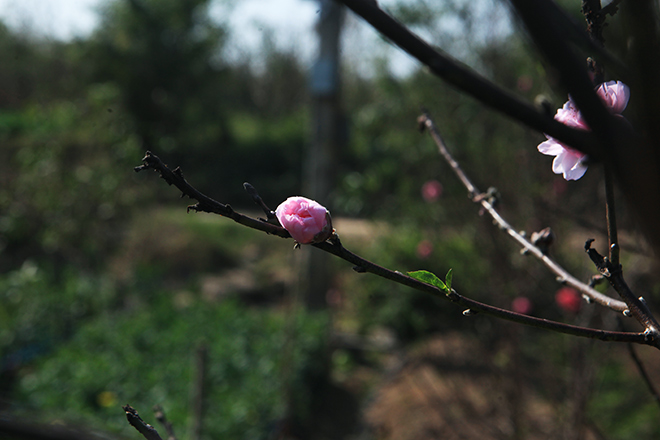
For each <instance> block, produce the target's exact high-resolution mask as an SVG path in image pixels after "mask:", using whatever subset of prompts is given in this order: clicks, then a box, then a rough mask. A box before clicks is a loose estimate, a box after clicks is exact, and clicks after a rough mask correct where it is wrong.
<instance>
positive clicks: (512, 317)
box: [127, 152, 657, 440]
mask: <svg viewBox="0 0 660 440" xmlns="http://www.w3.org/2000/svg"><path fill="white" fill-rule="evenodd" d="M143 162H144V163H143V165H141V166H139V167H135V171H142V170H145V169H149V168H154V169H156V170H157V171H158V172H159V173H160V174H161V177H163V178H164V179H165V180H166V181H168V183H170V184H173V185H175V186H176V187H177V188H179V190H181V191H182V192H183V193H184V194H186V195H189V196H191V197H192V198H195V199H196V198H197V197H200V198H201V199H202V200H201V201H200V200H199V199H197V200H198V201H199V203H198V204H197V205H194V206H196V208H191V207H189V209H194V210H195V211H201V210H203V211H205V212H212V213H216V214H220V215H225V214H224V213H227V214H228V215H225V216H226V217H230V218H232V219H234V221H237V222H238V223H240V224H242V225H244V226H248V227H250V228H253V229H258V230H261V231H264V232H267V233H271V234H275V235H278V236H280V237H285V236H288V232H287V233H286V235H285V234H284V233H282V231H284V232H286V231H285V230H284V229H283V228H281V227H279V226H275V225H271V224H270V223H266V222H263V221H259V220H255V219H253V218H251V217H247V216H245V215H242V214H238V213H237V212H235V211H234V210H233V209H230V210H227V207H228V205H223V204H221V203H219V202H216V201H214V200H212V199H210V198H209V197H207V196H205V195H203V194H202V193H200V192H199V191H197V190H196V189H195V188H193V187H192V186H191V185H190V184H188V182H186V181H185V179H183V177H182V173H181V171H180V170H179V169H178V168H177V170H178V171H177V172H176V173H172V172H171V171H169V168H167V166H166V165H165V164H164V163H163V162H162V161H161V160H160V159H159V158H158V157H157V156H155V155H153V154H151V153H149V152H147V155H146V156H145V158H144V159H143ZM172 175H174V177H172ZM202 201H203V203H202ZM198 205H201V206H198ZM217 211H221V212H222V213H221V212H217ZM311 246H314V247H316V248H318V249H321V250H324V251H326V252H329V253H331V254H333V255H335V256H337V257H339V258H341V259H343V260H345V261H348V262H349V263H352V264H353V265H354V267H353V269H354V270H355V271H356V272H358V273H363V272H369V273H373V274H375V275H378V276H380V277H383V278H386V279H388V280H391V281H394V282H397V283H399V284H403V285H405V286H408V287H412V288H413V289H416V290H419V291H422V292H426V293H429V294H431V295H434V296H436V297H439V298H442V299H445V300H448V301H451V302H453V303H456V304H458V305H460V306H463V307H465V308H467V309H468V310H469V311H470V312H472V313H478V312H480V313H484V314H487V315H490V316H494V317H497V318H501V319H505V320H508V321H513V322H517V323H520V324H525V325H528V326H532V327H538V328H543V329H547V330H552V331H556V332H559V333H565V334H569V335H574V336H581V337H586V338H591V339H598V340H601V341H616V342H634V343H638V344H647V345H653V346H656V342H657V341H656V340H654V339H653V338H649V337H648V334H646V333H632V332H612V331H605V330H596V329H591V328H585V327H578V326H574V325H569V324H564V323H560V322H556V321H550V320H547V319H543V318H536V317H533V316H528V315H523V314H520V313H515V312H512V311H509V310H504V309H500V308H498V307H494V306H491V305H488V304H484V303H481V302H479V301H475V300H472V299H469V298H466V297H464V296H462V295H459V294H458V293H457V292H456V291H455V290H453V289H452V290H451V292H449V293H445V292H444V291H442V290H440V289H439V288H437V287H435V286H432V285H430V284H427V283H424V282H422V281H419V280H417V279H415V278H412V277H410V276H408V275H404V274H403V273H401V272H398V271H392V270H390V269H386V268H384V267H382V266H379V265H377V264H375V263H372V262H371V261H368V260H366V259H364V258H362V257H360V256H358V255H356V254H354V253H352V252H350V251H349V250H348V249H346V248H344V247H343V246H342V244H341V242H340V240H339V237H338V236H337V235H336V234H334V235H333V236H332V237H331V238H330V239H329V240H328V241H325V242H322V243H316V244H312V245H311ZM128 408H130V407H128ZM131 409H132V408H131ZM133 411H134V410H133ZM128 414H129V413H128V411H127V416H128ZM135 414H136V415H137V412H135ZM150 440H151V439H150Z"/></svg>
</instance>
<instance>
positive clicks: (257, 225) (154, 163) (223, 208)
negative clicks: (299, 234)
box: [134, 151, 291, 238]
mask: <svg viewBox="0 0 660 440" xmlns="http://www.w3.org/2000/svg"><path fill="white" fill-rule="evenodd" d="M142 162H143V163H142V165H140V166H138V167H135V168H134V171H135V172H139V171H143V170H147V169H153V170H155V171H157V172H158V173H159V174H160V177H161V178H163V179H164V180H165V181H166V182H167V183H168V185H174V186H176V187H177V188H179V190H180V191H181V193H182V194H183V196H188V197H190V198H191V199H193V200H197V203H196V204H194V205H190V206H188V211H191V210H192V211H195V212H210V213H214V214H219V215H221V216H223V217H229V218H230V219H232V220H234V221H235V222H236V223H240V224H242V225H244V226H247V227H250V228H252V229H258V230H260V231H264V232H266V233H268V234H273V235H277V236H279V237H282V238H289V237H291V235H290V234H289V233H288V232H287V231H286V229H284V228H282V227H281V226H278V225H273V224H271V223H267V222H264V221H261V220H257V219H254V218H252V217H248V216H246V215H243V214H239V213H238V212H236V211H234V209H233V208H232V207H231V206H229V205H225V204H223V203H220V202H218V201H215V200H213V199H212V198H210V197H208V196H206V195H204V194H202V193H201V192H199V191H197V190H196V189H195V188H193V187H192V186H191V185H190V184H189V183H188V182H187V181H186V179H184V177H183V172H182V171H181V168H178V167H177V168H176V169H174V171H172V170H170V169H169V168H168V167H167V165H166V164H164V163H163V161H161V160H160V158H159V157H158V156H156V155H155V154H151V151H147V152H146V154H145V156H144V157H143V158H142Z"/></svg>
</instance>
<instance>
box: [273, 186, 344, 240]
mask: <svg viewBox="0 0 660 440" xmlns="http://www.w3.org/2000/svg"><path fill="white" fill-rule="evenodd" d="M275 216H276V217H277V219H278V220H279V221H280V224H281V225H282V227H283V228H284V229H286V230H287V231H288V232H289V234H291V237H293V239H294V240H296V241H297V242H298V243H300V244H311V243H320V242H322V241H325V240H327V239H328V238H330V235H331V234H332V220H331V218H330V212H328V210H327V209H326V208H325V207H323V206H321V205H320V204H319V203H318V202H315V201H314V200H310V199H307V198H305V197H289V198H288V199H286V200H285V201H284V202H282V203H281V204H280V206H278V207H277V209H276V210H275Z"/></svg>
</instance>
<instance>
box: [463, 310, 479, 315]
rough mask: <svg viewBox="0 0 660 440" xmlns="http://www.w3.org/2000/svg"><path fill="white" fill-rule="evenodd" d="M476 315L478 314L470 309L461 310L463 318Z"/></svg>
mask: <svg viewBox="0 0 660 440" xmlns="http://www.w3.org/2000/svg"><path fill="white" fill-rule="evenodd" d="M477 313H478V312H475V311H474V310H472V309H465V310H463V316H474V315H476V314H477Z"/></svg>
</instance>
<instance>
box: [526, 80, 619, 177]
mask: <svg viewBox="0 0 660 440" xmlns="http://www.w3.org/2000/svg"><path fill="white" fill-rule="evenodd" d="M596 93H597V94H598V96H599V97H600V98H601V99H602V100H603V103H604V104H605V106H606V107H607V108H608V109H609V110H610V111H611V112H612V113H613V114H615V115H619V114H621V112H623V110H624V109H625V108H626V106H627V105H628V99H629V98H630V89H629V88H628V86H627V85H625V84H624V83H622V82H621V81H609V82H607V83H603V84H601V85H600V86H598V89H597V90H596ZM555 120H557V121H559V122H561V123H562V124H564V125H568V126H569V127H573V128H577V129H578V130H589V126H588V125H587V123H586V122H585V120H584V118H583V117H582V114H581V113H580V110H578V108H577V107H576V106H575V104H574V103H573V100H572V99H570V97H569V100H568V102H566V104H564V106H563V107H562V108H560V109H559V110H557V114H556V115H555ZM546 137H547V138H548V140H547V141H545V142H542V143H541V144H539V146H538V150H539V152H541V153H543V154H546V155H548V156H555V160H554V161H552V171H553V172H554V173H555V174H563V176H564V179H566V180H577V179H579V178H580V177H582V176H584V173H585V172H586V171H587V165H585V164H584V159H585V154H584V153H581V152H579V151H577V150H574V149H572V148H570V147H569V146H567V145H566V144H564V143H562V142H559V141H558V140H556V139H554V138H552V137H550V136H548V135H546Z"/></svg>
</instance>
